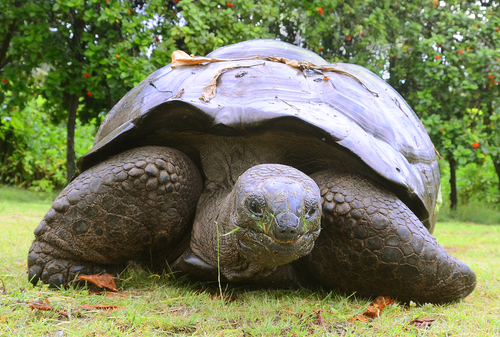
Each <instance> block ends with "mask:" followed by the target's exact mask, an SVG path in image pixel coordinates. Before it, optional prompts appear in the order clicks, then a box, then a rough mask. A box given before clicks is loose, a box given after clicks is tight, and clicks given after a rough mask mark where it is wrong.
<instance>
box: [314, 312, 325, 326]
mask: <svg viewBox="0 0 500 337" xmlns="http://www.w3.org/2000/svg"><path fill="white" fill-rule="evenodd" d="M322 311H323V310H313V312H314V313H316V316H317V317H316V321H314V323H316V324H318V325H324V324H326V321H325V319H324V318H323V315H322V314H321V312H322Z"/></svg>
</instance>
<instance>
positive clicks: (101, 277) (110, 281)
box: [78, 273, 118, 292]
mask: <svg viewBox="0 0 500 337" xmlns="http://www.w3.org/2000/svg"><path fill="white" fill-rule="evenodd" d="M78 279H79V280H80V281H89V282H91V283H93V284H95V285H96V286H97V287H99V288H106V289H109V290H111V291H116V292H118V289H116V283H115V279H114V277H113V275H111V274H107V273H106V274H97V275H82V276H78Z"/></svg>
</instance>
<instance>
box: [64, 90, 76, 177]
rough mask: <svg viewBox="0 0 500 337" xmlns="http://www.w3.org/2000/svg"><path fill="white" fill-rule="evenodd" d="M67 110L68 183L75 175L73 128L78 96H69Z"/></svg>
mask: <svg viewBox="0 0 500 337" xmlns="http://www.w3.org/2000/svg"><path fill="white" fill-rule="evenodd" d="M69 99H70V103H69V109H68V123H67V131H68V136H67V137H66V177H67V179H68V183H69V182H70V181H71V178H73V176H74V175H75V172H76V166H75V126H76V110H77V108H78V96H76V95H71V96H70V98H69Z"/></svg>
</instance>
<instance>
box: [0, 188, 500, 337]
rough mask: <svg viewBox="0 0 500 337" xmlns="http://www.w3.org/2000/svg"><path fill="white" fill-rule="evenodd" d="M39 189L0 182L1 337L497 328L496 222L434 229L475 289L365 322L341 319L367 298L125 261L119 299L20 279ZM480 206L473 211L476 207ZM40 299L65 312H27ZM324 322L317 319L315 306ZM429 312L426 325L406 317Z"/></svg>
mask: <svg viewBox="0 0 500 337" xmlns="http://www.w3.org/2000/svg"><path fill="white" fill-rule="evenodd" d="M49 206H50V201H49V200H48V199H47V196H44V195H38V194H34V193H32V192H26V191H19V190H14V189H10V188H0V231H1V235H0V261H1V263H0V279H1V280H2V282H3V283H4V285H5V291H4V289H2V284H1V283H0V336H165V335H200V336H244V335H245V336H272V335H275V336H311V335H314V336H326V335H335V334H337V335H341V336H498V335H500V268H499V261H500V226H498V225H496V226H495V225H493V226H492V225H478V224H471V223H457V222H443V223H438V225H437V227H436V232H435V233H434V234H435V236H436V237H437V239H438V241H439V242H440V243H441V244H442V245H443V246H445V247H446V249H447V250H448V252H450V253H451V254H453V255H454V256H456V257H457V258H459V259H461V260H463V261H465V262H466V263H467V264H468V265H469V266H471V267H472V268H473V269H474V270H475V271H476V273H477V276H478V285H477V288H476V290H475V291H474V292H473V293H472V295H470V296H469V297H467V298H466V299H465V300H463V301H461V302H458V303H453V304H450V305H445V306H434V305H424V306H420V307H416V306H410V307H408V306H403V305H399V304H396V305H390V306H388V307H386V308H385V309H384V311H383V313H382V315H381V317H379V318H377V319H375V320H372V321H370V322H355V323H349V322H348V319H349V318H350V317H353V316H355V315H356V314H358V313H362V312H363V311H364V309H365V307H366V306H367V305H368V304H369V303H370V301H368V300H366V299H357V298H356V297H355V296H345V295H343V294H338V293H335V292H329V291H322V290H320V291H313V290H308V289H300V290H276V289H274V290H270V289H258V288H242V287H229V288H225V289H224V292H225V296H224V297H225V298H227V299H228V298H230V299H231V301H224V300H223V299H221V298H220V297H219V296H215V295H214V294H215V293H216V292H217V289H218V286H217V285H216V284H212V285H209V284H202V283H190V282H187V281H183V280H178V279H175V278H174V277H173V276H172V275H168V274H165V275H154V274H151V273H148V272H147V271H143V270H141V269H137V268H130V269H128V270H127V271H125V272H124V273H123V274H122V275H121V277H120V282H119V284H118V287H119V288H120V290H121V292H122V293H124V294H128V295H129V296H127V297H112V298H111V297H105V296H96V295H92V294H89V292H88V291H87V290H85V289H74V288H70V289H67V290H55V291H54V290H49V289H48V288H47V287H46V286H41V285H39V286H36V287H33V286H31V285H30V284H29V283H28V282H27V279H26V278H27V277H26V276H27V275H26V256H27V252H28V249H29V246H30V245H31V241H32V240H33V234H32V232H33V230H34V228H35V227H36V226H37V225H38V222H39V221H40V220H41V219H42V217H43V215H44V213H45V212H46V211H47V210H48V209H49ZM481 211H482V210H480V209H478V210H477V212H478V213H480V212H481ZM45 298H47V299H48V300H49V301H50V303H51V305H53V306H54V307H56V308H58V309H60V310H62V311H64V312H65V313H67V314H68V316H69V317H63V316H60V315H59V314H57V313H56V312H54V311H37V310H31V309H30V307H29V302H31V301H36V300H40V299H45ZM85 304H105V305H115V306H117V307H118V308H119V310H115V311H112V312H102V311H101V312H100V311H97V310H94V311H85V310H83V309H82V308H81V306H82V305H85ZM317 310H322V316H323V318H324V319H325V321H326V323H323V324H319V322H318V320H317V314H316V312H315V311H317ZM416 318H435V319H436V321H435V322H434V323H433V325H432V326H431V327H430V328H428V329H418V328H415V327H414V326H412V325H409V322H410V321H411V320H413V319H416Z"/></svg>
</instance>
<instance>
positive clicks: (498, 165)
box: [493, 158, 500, 194]
mask: <svg viewBox="0 0 500 337" xmlns="http://www.w3.org/2000/svg"><path fill="white" fill-rule="evenodd" d="M493 166H495V171H497V176H498V193H499V194H500V158H493Z"/></svg>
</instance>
